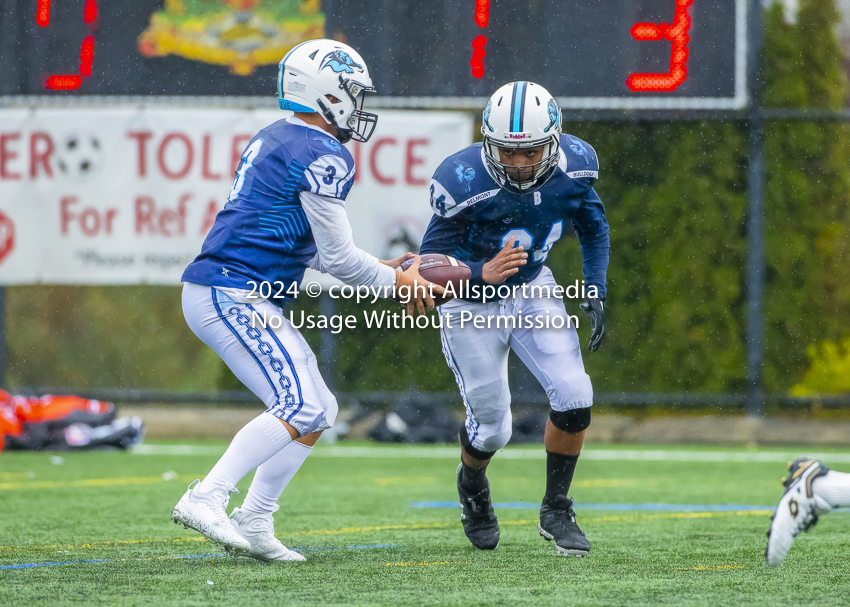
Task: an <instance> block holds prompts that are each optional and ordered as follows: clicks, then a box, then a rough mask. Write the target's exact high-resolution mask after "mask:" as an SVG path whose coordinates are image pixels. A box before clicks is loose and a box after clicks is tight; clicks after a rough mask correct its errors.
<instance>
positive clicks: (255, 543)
mask: <svg viewBox="0 0 850 607" xmlns="http://www.w3.org/2000/svg"><path fill="white" fill-rule="evenodd" d="M279 508H280V506H276V507H275V510H274V512H277V511H278V509H279ZM272 514H273V513H272V512H254V511H253V510H243V509H242V508H234V509H233V513H232V514H231V515H230V517H231V520H232V521H233V526H234V527H235V528H236V530H237V531H238V532H239V533H240V534H241V535H242V537H243V538H245V540H247V541H248V543H249V544H250V545H251V548H250V550H248V552H246V553H245V554H246V556H250V557H253V558H255V559H257V560H258V561H266V562H269V561H306V560H307V559H306V558H304V557H303V556H301V555H300V554H298V553H297V552H295V551H294V550H290V549H289V548H287V547H286V546H284V545H283V544H281V543H280V540H279V539H277V538H276V537H275V536H274V517H273V516H272Z"/></svg>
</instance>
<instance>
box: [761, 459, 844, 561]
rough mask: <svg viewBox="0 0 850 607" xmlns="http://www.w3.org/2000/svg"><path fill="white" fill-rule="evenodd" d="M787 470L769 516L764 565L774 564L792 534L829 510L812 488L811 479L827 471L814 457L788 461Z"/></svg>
mask: <svg viewBox="0 0 850 607" xmlns="http://www.w3.org/2000/svg"><path fill="white" fill-rule="evenodd" d="M788 468H789V472H790V473H791V474H789V476H788V478H787V479H783V484H784V485H785V493H784V494H783V495H782V499H781V500H779V505H778V506H777V507H776V512H775V513H774V515H773V516H772V517H771V521H772V522H771V524H770V529H769V530H768V532H767V549H766V550H765V551H764V556H765V558H766V559H767V564H768V565H773V566H774V567H777V566H779V565H781V564H782V561H783V560H785V555H786V554H788V550H789V549H790V548H791V544H792V543H794V538H796V537H797V536H798V535H800V533H801V532H803V531H808V530H809V529H811V528H812V527H814V526H815V524H816V523H817V522H818V516H820V515H821V514H826V513H827V512H829V511H830V509H831V507H830V505H829V503H828V502H827V501H826V500H825V499H823V498H822V497H819V496H817V495H815V494H814V493H813V492H812V481H813V480H815V479H816V478H817V477H819V476H823V475H824V474H826V473H827V472H828V471H829V468H827V467H826V466H824V465H823V464H822V463H820V462H819V461H818V460H816V459H809V458H804V457H801V458H799V459H797V460H795V461H794V462H793V463H791V464H789V465H788Z"/></svg>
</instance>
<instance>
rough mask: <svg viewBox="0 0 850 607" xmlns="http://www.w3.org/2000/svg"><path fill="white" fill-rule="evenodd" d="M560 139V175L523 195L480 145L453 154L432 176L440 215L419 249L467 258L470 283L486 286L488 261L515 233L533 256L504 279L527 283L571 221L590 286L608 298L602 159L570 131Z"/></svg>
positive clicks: (434, 200)
mask: <svg viewBox="0 0 850 607" xmlns="http://www.w3.org/2000/svg"><path fill="white" fill-rule="evenodd" d="M560 146H561V149H560V160H559V162H558V166H557V168H555V169H554V174H553V175H552V176H551V177H550V178H549V180H548V181H547V182H546V183H545V184H544V185H543V187H541V188H539V189H538V190H537V191H534V192H531V193H528V194H522V195H519V194H512V193H511V192H508V191H506V190H504V189H503V188H501V187H499V184H498V183H497V182H496V181H495V180H494V179H493V177H492V176H491V175H490V174H489V173H488V172H487V169H486V168H485V165H484V150H483V146H482V144H480V143H476V144H473V145H471V146H469V147H468V148H466V149H464V150H461V151H460V152H458V153H457V154H454V155H452V156H449V157H448V158H447V159H446V160H444V161H443V163H442V164H441V165H440V166H439V168H438V169H437V171H436V173H434V177H433V179H432V180H431V208H432V209H433V211H434V216H433V218H432V219H431V223H430V225H429V226H428V230H427V231H426V232H425V237H424V238H423V241H422V247H421V250H420V253H423V254H424V253H443V254H445V255H451V256H453V257H456V258H457V259H460V260H462V261H464V262H466V264H467V265H469V267H470V268H471V269H472V280H471V284H473V285H479V286H480V285H483V284H484V282H483V280H482V278H481V270H482V267H483V266H484V264H485V263H486V262H487V261H489V260H490V259H492V258H493V257H495V256H496V254H497V253H498V252H499V250H500V249H502V248H504V246H505V245H506V244H507V242H508V241H509V240H510V238H511V237H513V238H514V242H515V246H518V245H522V247H523V249H524V250H525V251H527V252H528V259H527V260H526V261H527V263H526V265H524V266H520V269H519V272H517V273H516V274H514V275H513V276H510V277H509V278H508V279H507V280H506V281H505V282H504V283H503V284H506V285H509V286H513V285H522V284H525V283H527V282H529V281H531V280H534V278H536V277H537V275H538V274H539V273H540V270H541V268H542V267H543V263H544V262H545V261H546V256H547V255H548V254H549V250H550V249H551V248H552V245H553V244H554V243H555V241H557V240H558V239H559V238H561V236H562V235H563V234H564V233H565V232H567V231H568V230H569V227H570V225H572V227H573V229H574V230H575V232H576V234H577V235H578V238H579V242H580V243H581V253H582V258H583V265H582V270H583V271H584V275H585V280H586V285H587V286H590V285H595V286H596V288H597V289H598V290H599V296H600V297H601V298H604V297H605V294H606V290H605V275H606V272H607V270H608V221H607V219H606V218H605V208H604V207H603V205H602V201H601V200H600V199H599V196H598V195H597V194H596V190H594V189H593V184H594V183H595V182H596V179H597V177H598V175H599V161H598V159H597V158H596V152H595V151H594V150H593V148H592V147H590V145H588V144H587V143H585V142H584V141H582V140H581V139H578V138H577V137H573V136H572V135H561V140H560Z"/></svg>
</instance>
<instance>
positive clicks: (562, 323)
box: [440, 266, 593, 451]
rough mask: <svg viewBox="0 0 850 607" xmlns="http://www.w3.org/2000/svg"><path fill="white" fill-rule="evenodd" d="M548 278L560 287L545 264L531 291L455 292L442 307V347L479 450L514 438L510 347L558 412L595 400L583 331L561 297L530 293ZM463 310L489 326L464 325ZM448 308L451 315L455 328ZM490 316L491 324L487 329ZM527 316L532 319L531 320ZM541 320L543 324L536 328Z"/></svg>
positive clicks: (472, 439)
mask: <svg viewBox="0 0 850 607" xmlns="http://www.w3.org/2000/svg"><path fill="white" fill-rule="evenodd" d="M546 285H548V286H549V287H550V288H554V287H555V286H556V283H555V279H554V278H553V276H552V272H551V271H550V270H549V268H547V267H545V266H544V268H543V270H542V271H541V272H540V274H539V275H538V276H537V278H535V279H534V280H533V281H531V282H530V283H527V285H526V289H525V293H523V292H522V291H521V290H519V289H518V290H517V291H516V295H515V296H512V297H507V298H505V299H502V300H499V301H494V302H490V303H470V302H467V301H463V300H461V299H453V300H452V301H450V302H448V303H447V304H445V305H443V306H440V314H441V315H442V317H443V323H442V324H443V328H442V329H441V330H440V337H441V339H442V342H443V354H444V355H445V357H446V362H447V363H448V365H449V367H450V368H451V370H452V371H453V372H454V374H455V379H456V380H457V384H458V387H459V388H460V393H461V396H462V397H463V403H464V406H465V407H466V431H467V434H468V436H469V440H470V442H471V444H472V446H473V447H475V448H476V449H478V450H480V451H497V450H499V449H501V448H502V447H504V446H505V445H506V444H507V443H508V440H510V438H511V409H510V405H511V394H510V390H509V389H508V353H509V351H510V350H513V351H514V352H516V354H517V355H518V356H519V358H520V360H522V362H523V363H524V364H525V366H526V367H528V368H529V370H530V371H531V372H532V373H533V374H534V376H535V377H536V378H537V381H539V382H540V384H541V385H542V386H543V388H544V389H545V390H546V394H547V396H548V397H549V404H550V405H551V407H552V409H554V410H555V411H567V410H570V409H580V408H582V407H590V406H591V405H592V404H593V387H592V386H591V383H590V377H589V376H588V375H587V373H585V372H584V363H583V362H582V359H581V346H580V344H579V340H578V334H577V333H576V329H575V326H574V325H573V324H572V322H571V321H570V318H569V316H567V313H566V310H565V309H564V302H563V300H562V299H559V298H556V297H535V298H533V299H532V298H531V297H530V295H531V293H530V288H529V287H531V286H546ZM463 312H470V313H471V314H472V315H473V316H480V317H482V322H481V323H480V324H483V328H476V327H475V326H474V325H473V323H472V322H471V321H468V322H466V323H464V326H462V327H461V326H460V323H459V322H458V321H459V319H460V318H461V314H462V313H463ZM447 315H451V321H450V322H451V328H449V327H448V326H447V324H448V322H449V321H448V320H447V318H446V317H447ZM488 317H491V319H490V321H489V322H490V325H489V326H490V328H486V327H487V318H488ZM497 317H502V318H501V319H497ZM497 320H499V322H498V323H497V322H496V321H497ZM512 322H513V323H514V324H512ZM529 323H530V324H532V325H534V326H533V327H528V326H527V324H529ZM538 323H543V324H544V325H545V326H544V327H543V328H538V327H537V326H536V325H537V324H538ZM497 324H498V326H497Z"/></svg>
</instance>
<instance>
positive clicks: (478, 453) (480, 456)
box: [458, 423, 496, 461]
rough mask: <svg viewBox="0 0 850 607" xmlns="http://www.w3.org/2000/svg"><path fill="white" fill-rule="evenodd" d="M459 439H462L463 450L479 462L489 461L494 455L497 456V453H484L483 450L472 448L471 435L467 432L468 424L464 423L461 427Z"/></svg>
mask: <svg viewBox="0 0 850 607" xmlns="http://www.w3.org/2000/svg"><path fill="white" fill-rule="evenodd" d="M458 438H460V446H461V447H462V448H463V450H464V451H466V452H467V453H468V454H469V455H471V456H472V457H474V458H475V459H477V460H481V461H484V460H488V459H490V458H491V457H493V456H494V455H496V452H495V451H482V450H481V449H476V448H475V447H473V446H472V442H471V441H470V440H469V433H468V432H467V431H466V423H462V424H461V425H460V430H459V431H458Z"/></svg>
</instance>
